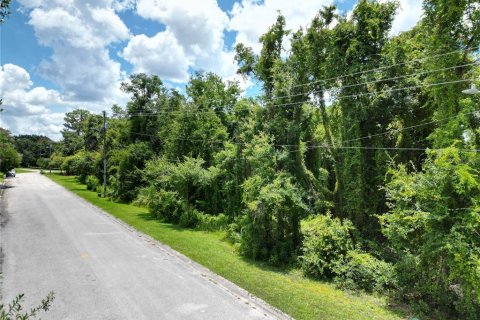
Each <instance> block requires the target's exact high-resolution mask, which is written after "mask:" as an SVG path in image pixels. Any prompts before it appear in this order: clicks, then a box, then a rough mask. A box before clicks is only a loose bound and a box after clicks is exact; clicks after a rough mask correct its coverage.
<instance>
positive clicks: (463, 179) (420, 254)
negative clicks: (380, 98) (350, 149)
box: [381, 147, 480, 319]
mask: <svg viewBox="0 0 480 320" xmlns="http://www.w3.org/2000/svg"><path fill="white" fill-rule="evenodd" d="M478 163H479V158H478V155H476V154H473V153H468V152H462V151H460V150H458V149H457V148H455V147H450V148H447V149H444V150H442V151H438V152H433V151H432V152H430V153H429V157H428V159H427V160H426V161H425V164H424V166H423V168H422V171H414V172H412V173H409V172H408V171H407V167H406V166H405V165H400V166H398V167H394V168H392V169H390V170H389V175H390V176H389V180H388V182H387V184H386V186H385V190H386V192H387V197H388V200H389V206H390V208H391V211H390V212H389V213H388V214H385V215H383V216H382V217H381V221H382V230H383V233H384V235H385V236H386V237H387V238H388V239H389V241H390V244H391V245H392V247H393V248H394V249H395V250H396V252H397V255H398V259H399V262H398V266H397V269H398V270H399V280H400V285H401V289H402V293H403V294H402V296H403V297H404V298H406V299H407V300H409V301H410V302H414V303H420V302H423V303H425V304H427V305H428V306H431V307H433V308H438V309H440V310H442V311H443V312H445V313H447V314H451V316H455V317H458V318H462V319H476V318H477V317H478V314H479V313H480V274H479V273H478V266H479V265H480V237H479V235H478V230H480V206H479V199H480V177H479V175H478V170H477V169H475V168H478Z"/></svg>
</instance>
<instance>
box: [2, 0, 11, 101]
mask: <svg viewBox="0 0 480 320" xmlns="http://www.w3.org/2000/svg"><path fill="white" fill-rule="evenodd" d="M9 15H10V0H1V1H0V24H3V23H4V22H5V19H6V18H7V17H8V16H9ZM0 105H1V103H0Z"/></svg>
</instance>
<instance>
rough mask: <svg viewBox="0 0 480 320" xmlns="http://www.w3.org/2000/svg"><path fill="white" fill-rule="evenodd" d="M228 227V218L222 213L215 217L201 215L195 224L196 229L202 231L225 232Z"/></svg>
mask: <svg viewBox="0 0 480 320" xmlns="http://www.w3.org/2000/svg"><path fill="white" fill-rule="evenodd" d="M227 227H228V217H227V216H226V215H224V214H223V213H220V214H219V215H217V216H212V215H209V214H202V215H201V216H200V220H199V221H198V224H197V229H199V230H204V231H218V230H226V229H227Z"/></svg>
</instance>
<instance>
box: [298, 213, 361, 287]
mask: <svg viewBox="0 0 480 320" xmlns="http://www.w3.org/2000/svg"><path fill="white" fill-rule="evenodd" d="M301 230H302V235H303V247H302V252H303V254H302V256H301V257H300V262H301V267H302V270H303V272H304V273H305V274H308V275H311V276H313V277H316V278H330V277H332V276H333V275H334V273H335V268H336V266H337V265H338V264H339V263H341V262H342V261H344V260H345V258H346V255H347V253H348V252H349V251H350V250H353V248H354V243H353V240H352V239H353V233H354V232H355V228H354V226H353V224H352V223H351V222H350V220H343V222H342V221H341V220H340V219H338V218H332V217H330V216H329V215H318V216H316V217H314V218H312V219H309V220H305V221H302V224H301Z"/></svg>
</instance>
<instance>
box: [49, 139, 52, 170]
mask: <svg viewBox="0 0 480 320" xmlns="http://www.w3.org/2000/svg"><path fill="white" fill-rule="evenodd" d="M48 147H49V154H50V163H51V161H52V144H51V143H50V145H49V146H48ZM50 163H49V164H48V167H49V168H50V173H52V166H51V165H50Z"/></svg>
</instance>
